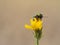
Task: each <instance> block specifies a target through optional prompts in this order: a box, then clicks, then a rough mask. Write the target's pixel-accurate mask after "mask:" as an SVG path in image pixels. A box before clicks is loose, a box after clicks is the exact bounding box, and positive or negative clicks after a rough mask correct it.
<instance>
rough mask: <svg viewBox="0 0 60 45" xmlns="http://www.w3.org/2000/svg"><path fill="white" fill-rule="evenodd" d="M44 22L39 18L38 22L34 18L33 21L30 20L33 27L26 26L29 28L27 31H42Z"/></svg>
mask: <svg viewBox="0 0 60 45" xmlns="http://www.w3.org/2000/svg"><path fill="white" fill-rule="evenodd" d="M42 23H43V22H42V20H40V19H39V18H38V20H37V19H36V18H33V19H31V20H30V24H31V25H27V24H26V25H25V28H27V29H32V30H37V29H40V30H41V29H42Z"/></svg>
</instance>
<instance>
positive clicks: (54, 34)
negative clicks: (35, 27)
mask: <svg viewBox="0 0 60 45" xmlns="http://www.w3.org/2000/svg"><path fill="white" fill-rule="evenodd" d="M38 12H40V13H42V14H43V16H44V18H43V35H42V38H41V40H40V41H39V43H40V45H60V0H0V45H34V44H35V41H34V36H33V31H31V30H28V29H25V27H24V25H25V24H26V23H28V24H29V21H30V18H32V17H33V16H34V15H36V14H37V13H38Z"/></svg>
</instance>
